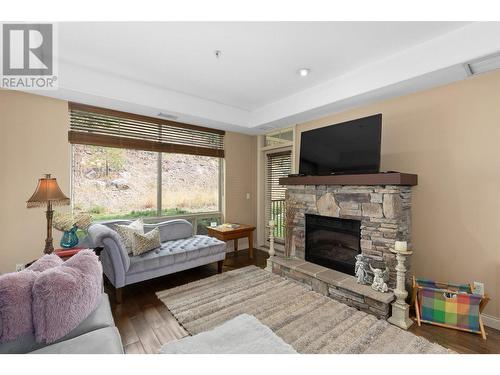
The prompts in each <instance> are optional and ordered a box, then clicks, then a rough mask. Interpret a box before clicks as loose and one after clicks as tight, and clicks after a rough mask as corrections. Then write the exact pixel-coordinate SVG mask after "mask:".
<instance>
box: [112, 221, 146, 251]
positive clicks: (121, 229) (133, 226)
mask: <svg viewBox="0 0 500 375" xmlns="http://www.w3.org/2000/svg"><path fill="white" fill-rule="evenodd" d="M115 230H116V232H117V233H118V234H119V235H120V237H121V239H122V242H123V245H124V246H125V249H127V252H128V253H129V254H130V253H132V247H133V243H134V242H133V241H134V237H133V235H134V233H138V234H144V222H143V221H142V218H140V219H137V220H136V221H134V222H132V223H130V224H129V225H119V224H116V225H115Z"/></svg>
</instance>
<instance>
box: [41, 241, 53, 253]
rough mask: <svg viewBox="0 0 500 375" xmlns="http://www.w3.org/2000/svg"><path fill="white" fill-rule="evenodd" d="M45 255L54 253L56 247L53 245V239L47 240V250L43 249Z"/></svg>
mask: <svg viewBox="0 0 500 375" xmlns="http://www.w3.org/2000/svg"><path fill="white" fill-rule="evenodd" d="M43 252H44V253H45V254H52V253H53V252H54V245H53V243H52V238H47V239H45V249H43Z"/></svg>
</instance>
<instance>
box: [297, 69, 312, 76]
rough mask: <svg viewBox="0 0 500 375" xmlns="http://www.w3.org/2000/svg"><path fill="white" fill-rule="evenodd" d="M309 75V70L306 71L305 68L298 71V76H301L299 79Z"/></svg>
mask: <svg viewBox="0 0 500 375" xmlns="http://www.w3.org/2000/svg"><path fill="white" fill-rule="evenodd" d="M309 73H311V69H307V68H301V69H299V76H301V77H305V76H307V75H308V74H309Z"/></svg>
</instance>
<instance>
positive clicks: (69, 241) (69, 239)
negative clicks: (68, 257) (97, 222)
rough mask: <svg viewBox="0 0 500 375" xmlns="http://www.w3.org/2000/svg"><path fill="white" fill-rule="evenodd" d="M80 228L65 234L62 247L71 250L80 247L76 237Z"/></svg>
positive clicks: (74, 228)
mask: <svg viewBox="0 0 500 375" xmlns="http://www.w3.org/2000/svg"><path fill="white" fill-rule="evenodd" d="M77 230H78V228H77V227H76V225H75V226H73V228H71V229H70V230H67V231H65V232H64V234H63V236H62V238H61V247H62V248H64V249H71V248H72V247H75V246H76V245H78V236H77V235H76V231H77Z"/></svg>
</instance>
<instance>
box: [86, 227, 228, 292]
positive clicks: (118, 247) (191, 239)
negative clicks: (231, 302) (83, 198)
mask: <svg viewBox="0 0 500 375" xmlns="http://www.w3.org/2000/svg"><path fill="white" fill-rule="evenodd" d="M130 223H131V221H128V220H116V221H109V222H105V223H100V224H93V225H91V226H90V228H89V229H88V233H89V237H90V239H91V241H92V243H93V246H95V247H102V248H103V251H102V252H101V263H102V267H103V271H104V274H105V275H106V277H107V278H108V279H109V281H110V282H111V284H113V286H114V287H115V288H116V291H117V293H116V299H117V302H121V289H120V288H122V287H124V286H126V285H129V284H134V283H138V282H141V281H144V280H149V279H153V278H155V277H160V276H164V275H168V274H171V273H175V272H179V271H183V270H186V269H190V268H194V267H198V266H202V265H205V264H209V263H214V262H218V272H219V273H220V272H222V264H223V262H224V259H225V258H226V243H225V242H222V241H219V240H217V239H215V238H212V237H208V236H204V235H193V226H192V225H191V223H190V222H189V221H187V220H181V219H177V220H170V221H165V222H163V223H158V224H144V232H145V233H147V232H149V231H151V230H153V229H154V228H156V227H158V228H159V230H160V239H161V247H159V248H157V249H154V250H151V251H149V252H147V253H144V254H141V255H138V256H129V254H128V253H127V250H126V249H125V246H124V245H123V243H122V241H121V238H120V236H119V235H118V233H117V232H116V231H115V230H114V229H113V227H114V225H116V224H122V225H128V224H130Z"/></svg>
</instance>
